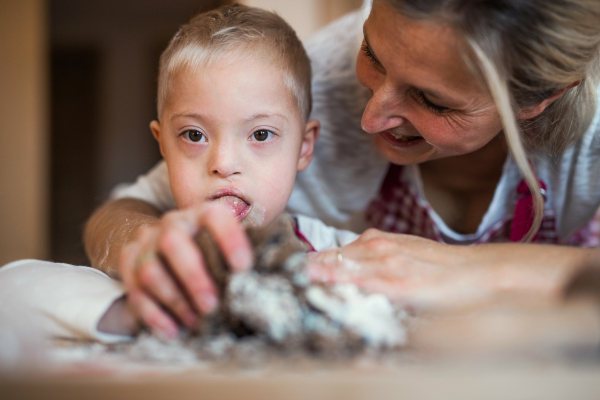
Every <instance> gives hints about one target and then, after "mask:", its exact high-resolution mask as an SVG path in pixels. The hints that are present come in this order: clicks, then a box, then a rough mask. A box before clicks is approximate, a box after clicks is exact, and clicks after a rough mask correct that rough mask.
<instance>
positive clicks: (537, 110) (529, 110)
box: [517, 81, 581, 119]
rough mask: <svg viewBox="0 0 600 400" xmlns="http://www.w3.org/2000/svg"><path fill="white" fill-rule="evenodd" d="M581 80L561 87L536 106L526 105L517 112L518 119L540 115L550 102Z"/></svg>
mask: <svg viewBox="0 0 600 400" xmlns="http://www.w3.org/2000/svg"><path fill="white" fill-rule="evenodd" d="M580 83H581V81H577V82H574V83H572V84H570V85H569V86H567V87H565V88H562V89H559V90H557V91H556V92H554V94H553V95H552V96H550V97H548V98H547V99H544V100H542V101H541V102H540V103H538V104H536V105H535V106H531V107H525V108H523V109H522V110H520V111H519V112H518V114H517V118H518V119H531V118H535V117H537V116H538V115H540V114H541V113H542V112H543V111H544V110H545V109H546V108H547V107H548V106H549V105H550V104H552V103H554V102H555V101H556V100H558V99H560V98H561V96H562V95H563V94H565V92H566V91H567V90H569V89H571V88H573V87H575V86H578V85H579V84H580Z"/></svg>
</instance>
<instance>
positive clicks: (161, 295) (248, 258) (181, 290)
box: [119, 204, 252, 338]
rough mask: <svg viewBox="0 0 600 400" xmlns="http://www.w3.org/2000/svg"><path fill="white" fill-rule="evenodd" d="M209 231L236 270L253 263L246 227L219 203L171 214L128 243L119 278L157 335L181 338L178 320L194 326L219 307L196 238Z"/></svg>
mask: <svg viewBox="0 0 600 400" xmlns="http://www.w3.org/2000/svg"><path fill="white" fill-rule="evenodd" d="M201 229H208V230H210V232H211V233H212V235H213V237H214V238H215V241H216V242H217V243H218V245H219V246H220V248H221V250H222V252H223V254H224V256H225V258H226V259H227V261H228V262H229V265H230V266H231V268H232V269H233V270H234V271H244V270H247V269H249V268H250V267H251V265H252V250H251V247H250V243H249V241H248V239H247V237H246V234H245V232H244V229H243V228H242V225H241V224H240V223H239V222H238V221H237V220H236V219H235V218H234V217H233V216H232V215H231V212H230V211H229V210H227V209H226V208H224V207H222V206H220V205H218V204H202V205H200V206H198V207H192V208H190V209H187V210H182V211H173V212H169V213H167V214H165V215H164V216H163V217H162V218H161V219H160V220H158V222H157V223H155V224H151V225H148V226H146V227H143V228H141V229H140V230H139V232H138V235H137V238H136V239H135V240H134V241H132V242H131V243H129V244H127V245H125V246H124V247H123V249H122V251H121V256H120V259H119V274H120V276H121V278H122V279H123V282H124V283H125V286H126V288H127V291H128V293H129V294H128V304H129V306H130V308H131V310H132V311H133V312H134V314H135V315H136V316H137V317H138V318H139V319H140V320H141V321H142V322H143V323H145V324H146V325H148V326H149V327H150V328H151V329H152V331H153V333H155V334H158V335H159V336H163V337H166V338H174V337H176V336H177V334H178V324H177V321H179V322H181V323H182V324H184V325H185V326H187V327H190V328H192V327H194V326H195V325H196V323H197V320H198V315H199V313H203V314H208V313H210V312H212V311H214V310H215V309H216V307H217V306H218V293H217V290H216V288H215V285H214V284H213V282H212V280H211V278H210V276H209V274H208V273H207V270H206V268H205V266H204V261H203V259H202V255H201V253H200V250H199V249H198V247H197V245H196V243H195V241H194V237H195V236H196V235H197V233H198V232H199V231H200V230H201Z"/></svg>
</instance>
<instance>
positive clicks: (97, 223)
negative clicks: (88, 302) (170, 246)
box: [84, 198, 161, 278]
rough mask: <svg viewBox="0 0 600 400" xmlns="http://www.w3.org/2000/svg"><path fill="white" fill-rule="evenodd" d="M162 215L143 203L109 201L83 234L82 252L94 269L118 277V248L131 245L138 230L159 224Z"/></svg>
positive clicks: (134, 200) (132, 200)
mask: <svg viewBox="0 0 600 400" xmlns="http://www.w3.org/2000/svg"><path fill="white" fill-rule="evenodd" d="M160 216H161V213H160V211H158V210H157V209H156V208H155V207H154V206H152V205H150V204H149V203H146V202H145V201H142V200H138V199H133V198H124V199H117V200H110V201H108V202H107V203H106V204H104V205H103V206H101V207H100V208H99V209H98V210H96V211H95V212H94V213H93V214H92V216H91V217H90V219H89V221H88V223H87V225H86V227H85V231H84V243H85V251H86V253H87V255H88V257H89V259H90V261H91V263H92V266H93V267H94V268H96V269H99V270H101V271H103V272H104V273H106V274H108V275H109V276H111V277H113V278H119V277H120V276H119V270H118V262H119V256H120V254H121V249H122V248H123V247H124V246H125V245H126V244H128V243H130V242H132V241H133V240H134V239H135V238H136V237H137V235H138V232H139V230H140V229H141V228H143V227H146V226H149V225H154V224H158V222H159V219H160Z"/></svg>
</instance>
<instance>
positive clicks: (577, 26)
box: [377, 0, 600, 241]
mask: <svg viewBox="0 0 600 400" xmlns="http://www.w3.org/2000/svg"><path fill="white" fill-rule="evenodd" d="M377 1H381V2H383V3H385V4H388V5H390V6H392V7H393V8H395V9H396V11H398V12H399V13H401V14H402V15H404V16H407V17H409V18H412V19H416V20H434V21H439V22H441V23H444V24H448V25H449V26H451V27H452V28H454V29H455V30H456V32H458V33H459V34H460V35H462V37H463V38H464V39H465V43H466V44H467V45H468V48H470V50H471V52H472V53H473V54H474V56H475V57H474V58H475V63H476V64H477V65H476V67H477V69H478V70H479V72H480V75H482V77H483V80H484V81H485V83H486V84H487V87H488V89H489V91H490V93H491V95H492V97H493V98H494V101H495V103H496V107H497V108H498V112H499V114H500V117H501V119H502V124H503V127H504V134H505V137H506V139H507V142H508V146H509V148H510V150H511V154H512V156H513V158H514V159H515V161H516V163H517V165H518V166H519V169H520V170H521V172H522V174H523V177H524V179H525V181H526V182H527V184H528V186H529V188H530V190H531V191H532V193H533V196H534V208H535V220H534V224H533V226H532V227H531V229H530V231H529V232H528V234H527V236H526V237H525V240H526V241H529V240H531V239H532V238H533V237H534V235H535V233H536V232H537V230H538V229H539V226H540V224H541V221H542V218H543V211H544V200H543V197H542V193H541V190H540V186H539V183H538V182H537V179H536V176H535V173H534V171H533V169H532V168H531V165H530V163H529V154H530V153H531V152H532V151H534V150H536V149H542V150H543V151H546V152H548V153H550V154H560V153H561V152H563V151H564V150H565V149H566V148H567V146H569V145H570V144H572V143H573V142H575V141H576V140H578V139H579V138H581V137H582V136H583V134H584V133H585V131H586V130H587V129H588V127H589V126H590V124H591V122H592V119H593V118H594V114H595V112H596V101H597V99H596V87H597V85H598V82H599V79H600V74H599V72H600V69H599V65H600V64H599V61H600V58H599V49H600V1H598V0H496V1H489V0H377ZM466 58H468V55H467V57H466ZM576 82H578V83H579V84H578V85H577V86H576V87H572V88H570V89H569V90H567V92H566V93H565V94H564V95H563V96H562V97H560V98H559V99H558V100H556V101H555V102H554V103H552V104H551V105H550V106H548V107H547V108H546V109H545V110H544V111H543V112H542V113H541V114H540V115H539V116H537V117H535V118H533V119H531V120H525V121H519V120H517V118H516V115H517V113H518V112H519V110H521V109H525V108H527V107H531V106H534V105H536V104H538V103H540V102H541V101H543V100H544V99H547V98H549V97H551V96H552V95H553V94H554V93H557V92H558V91H560V90H561V89H565V88H569V87H570V86H571V85H572V84H573V83H576Z"/></svg>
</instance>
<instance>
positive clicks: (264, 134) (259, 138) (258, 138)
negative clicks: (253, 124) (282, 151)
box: [251, 129, 274, 142]
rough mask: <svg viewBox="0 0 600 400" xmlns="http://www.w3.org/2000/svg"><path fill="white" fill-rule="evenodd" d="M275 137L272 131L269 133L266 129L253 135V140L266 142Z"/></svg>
mask: <svg viewBox="0 0 600 400" xmlns="http://www.w3.org/2000/svg"><path fill="white" fill-rule="evenodd" d="M273 135H274V133H273V132H271V131H268V130H266V129H259V130H258V131H256V132H254V133H253V134H252V136H251V138H253V139H254V140H256V141H259V142H264V141H265V140H268V139H271V138H272V137H273Z"/></svg>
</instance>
